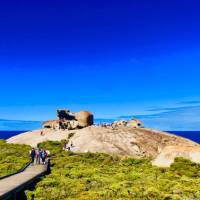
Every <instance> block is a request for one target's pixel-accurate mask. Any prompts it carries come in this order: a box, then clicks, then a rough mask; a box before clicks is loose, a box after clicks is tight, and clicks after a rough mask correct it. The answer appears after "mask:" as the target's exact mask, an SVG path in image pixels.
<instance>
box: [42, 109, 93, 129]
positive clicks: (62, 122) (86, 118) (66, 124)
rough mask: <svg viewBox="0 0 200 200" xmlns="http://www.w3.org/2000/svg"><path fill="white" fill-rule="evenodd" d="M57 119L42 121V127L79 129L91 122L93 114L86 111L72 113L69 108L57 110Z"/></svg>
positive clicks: (89, 124)
mask: <svg viewBox="0 0 200 200" xmlns="http://www.w3.org/2000/svg"><path fill="white" fill-rule="evenodd" d="M57 117H58V119H57V120H49V121H46V122H44V123H43V128H49V129H54V130H55V129H63V130H65V129H68V130H73V129H79V128H84V127H87V126H91V125H92V124H93V115H92V114H91V113H90V112H88V111H80V112H77V113H72V112H70V111H69V110H62V109H61V110H57Z"/></svg>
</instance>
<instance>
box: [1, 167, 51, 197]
mask: <svg viewBox="0 0 200 200" xmlns="http://www.w3.org/2000/svg"><path fill="white" fill-rule="evenodd" d="M47 170H48V164H46V165H33V166H31V165H29V166H28V167H27V168H26V169H25V170H24V171H23V172H20V173H18V174H15V175H12V176H10V177H7V178H4V179H2V180H0V199H7V198H9V196H11V195H13V193H16V192H19V191H21V190H23V189H24V188H26V186H28V185H29V184H30V183H32V182H33V181H34V180H35V179H36V178H39V177H40V176H42V175H44V174H45V173H46V172H47Z"/></svg>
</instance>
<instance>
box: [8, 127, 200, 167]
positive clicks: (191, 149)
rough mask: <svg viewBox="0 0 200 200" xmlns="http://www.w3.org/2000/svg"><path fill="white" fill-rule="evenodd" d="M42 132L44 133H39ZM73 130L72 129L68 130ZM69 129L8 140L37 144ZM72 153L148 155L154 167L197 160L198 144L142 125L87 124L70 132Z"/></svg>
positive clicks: (57, 137)
mask: <svg viewBox="0 0 200 200" xmlns="http://www.w3.org/2000/svg"><path fill="white" fill-rule="evenodd" d="M41 132H43V134H42V135H41ZM71 133H72V132H71ZM69 134H70V131H69V130H62V129H61V130H53V129H42V130H36V131H31V132H27V133H23V134H19V135H16V136H14V137H12V138H9V139H8V140H7V142H8V143H19V144H29V145H31V146H36V145H37V144H38V143H40V142H42V141H47V140H53V141H57V140H58V141H60V140H62V139H67V138H68V136H69ZM69 143H72V144H73V148H72V149H71V150H72V151H73V152H75V153H78V152H82V153H83V152H101V153H108V154H118V155H121V156H131V157H139V158H140V157H150V158H152V160H153V164H154V165H157V166H162V167H163V166H165V167H167V166H170V164H171V163H173V160H174V158H175V157H179V156H181V157H184V158H188V159H190V160H192V161H194V162H197V163H200V145H199V144H197V143H195V142H192V141H190V140H188V139H185V138H182V137H179V136H175V135H173V134H169V133H165V132H161V131H156V130H150V129H145V128H130V127H127V126H120V127H118V128H117V129H113V128H112V127H100V126H89V127H86V128H83V129H80V130H76V131H73V136H72V137H70V141H69Z"/></svg>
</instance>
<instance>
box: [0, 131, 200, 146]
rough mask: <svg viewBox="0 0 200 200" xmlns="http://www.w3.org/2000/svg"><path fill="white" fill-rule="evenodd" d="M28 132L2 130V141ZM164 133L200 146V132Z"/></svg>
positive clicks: (0, 137) (0, 133)
mask: <svg viewBox="0 0 200 200" xmlns="http://www.w3.org/2000/svg"><path fill="white" fill-rule="evenodd" d="M27 131H31V130H21V131H20V130H16V131H13V130H0V139H3V140H6V139H8V138H10V137H13V136H16V135H18V134H21V133H24V132H27ZM163 131H164V132H167V133H170V134H174V135H177V136H181V137H184V138H186V139H189V140H192V141H194V142H197V143H199V144H200V131H177V130H175V131H173V130H170V131H169V130H168V131H165V130H163Z"/></svg>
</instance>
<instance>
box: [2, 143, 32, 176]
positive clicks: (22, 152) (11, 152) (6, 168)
mask: <svg viewBox="0 0 200 200" xmlns="http://www.w3.org/2000/svg"><path fill="white" fill-rule="evenodd" d="M29 150H30V147H29V146H27V145H18V144H7V143H6V142H5V140H0V177H2V176H5V175H8V174H11V173H13V172H15V171H17V170H19V169H21V168H22V167H23V166H24V165H25V164H26V163H27V162H28V161H29V155H28V151H29Z"/></svg>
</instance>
